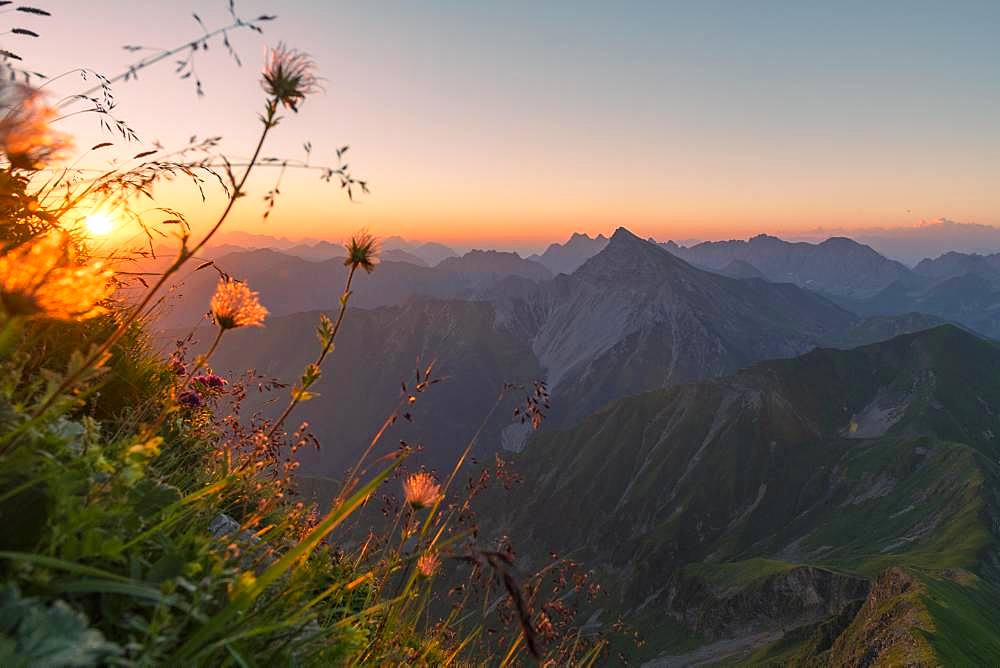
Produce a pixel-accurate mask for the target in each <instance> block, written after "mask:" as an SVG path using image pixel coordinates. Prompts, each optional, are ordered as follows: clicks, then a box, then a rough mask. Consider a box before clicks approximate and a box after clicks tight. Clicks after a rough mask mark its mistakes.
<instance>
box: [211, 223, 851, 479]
mask: <svg viewBox="0 0 1000 668" xmlns="http://www.w3.org/2000/svg"><path fill="white" fill-rule="evenodd" d="M470 256H471V257H472V258H473V259H475V258H477V257H479V256H476V255H473V254H470ZM470 256H466V257H470ZM268 259H270V260H271V264H269V265H266V266H263V267H262V269H261V271H263V272H266V273H267V274H269V275H281V274H282V273H283V272H285V271H288V270H287V267H288V266H289V264H290V265H291V266H292V267H293V268H295V271H299V268H300V264H301V261H297V262H296V261H292V262H289V260H288V259H287V257H284V256H280V254H273V255H270V256H268ZM296 260H297V259H296ZM491 262H492V260H491ZM520 262H522V263H523V262H526V261H525V260H520ZM264 264H266V263H264ZM323 264H325V263H321V264H320V265H311V266H308V267H306V270H308V271H309V275H310V276H312V278H313V281H314V282H315V281H316V277H317V276H319V273H318V270H317V267H321V268H322V267H323ZM487 264H489V263H487ZM387 266H389V267H390V269H393V266H392V263H384V264H383V265H381V266H379V267H378V269H377V270H376V272H375V273H373V274H372V275H370V276H367V275H365V276H359V277H358V281H357V283H356V287H357V290H358V293H357V295H355V297H353V298H352V304H354V303H355V301H354V299H357V300H358V303H363V300H364V297H365V293H364V292H363V290H364V289H366V288H365V286H366V284H367V289H368V290H373V291H379V290H384V288H383V287H380V286H379V285H377V284H374V283H375V279H376V277H378V276H379V274H380V273H381V272H383V270H384V269H385V268H386V267H387ZM536 266H537V265H536ZM446 269H447V267H442V266H439V267H437V268H434V269H423V268H419V267H414V266H413V265H406V271H407V272H410V273H406V274H404V275H403V276H404V277H406V278H407V279H408V280H412V279H413V278H414V277H415V276H417V275H418V274H419V273H420V272H424V273H427V272H430V273H431V274H434V275H437V274H441V273H443V274H445V275H446V276H449V277H454V276H455V275H456V272H446ZM542 269H543V270H544V268H542ZM342 270H343V268H342V267H340V268H339V269H338V270H332V269H331V270H330V271H331V273H332V275H333V276H337V275H338V271H339V272H341V273H342ZM395 270H399V268H398V267H396V268H395ZM385 275H388V273H387V274H385ZM295 280H302V276H297V277H296V279H295ZM383 280H384V279H383ZM449 280H453V278H449ZM251 284H256V285H260V283H254V281H251ZM373 284H374V285H373ZM209 285H210V284H206V288H207V287H208V286H209ZM262 290H263V288H262ZM497 291H500V292H503V293H504V295H505V296H504V297H503V298H499V297H497V296H496V293H497ZM491 293H492V296H493V299H492V301H488V302H487V301H482V302H464V301H454V300H451V301H429V302H428V301H424V300H419V299H414V300H411V301H410V302H409V303H407V304H405V305H403V306H397V307H392V308H384V309H376V310H375V311H368V310H365V309H354V308H352V309H351V312H350V313H349V317H348V318H347V322H349V323H350V322H354V321H357V322H358V324H356V325H354V326H353V327H354V328H352V329H350V330H345V335H344V336H345V340H343V341H340V342H338V345H337V352H336V354H335V355H334V358H337V359H339V358H341V357H343V358H349V359H350V360H351V362H350V363H351V364H357V365H359V366H358V369H363V368H364V365H366V364H367V365H370V368H371V373H364V372H363V371H353V370H352V371H349V372H347V371H338V372H335V373H332V374H331V376H330V377H331V378H349V379H350V383H351V385H352V387H353V391H356V393H357V395H356V398H354V399H352V400H350V401H348V404H350V405H354V406H361V405H364V406H365V407H366V408H365V415H366V416H367V417H368V418H369V421H370V420H371V419H374V418H376V417H377V416H378V415H380V414H381V413H382V412H384V409H385V407H386V406H388V405H390V404H391V403H392V402H393V401H395V399H396V396H397V394H398V391H397V388H398V383H399V381H400V380H401V379H402V378H404V377H406V376H408V375H409V374H410V373H411V372H412V367H413V366H414V365H415V364H416V358H417V356H418V355H419V356H421V357H422V358H423V359H424V360H425V361H426V360H429V359H432V358H433V359H438V360H440V362H441V364H442V365H443V367H442V368H446V369H449V370H448V371H447V375H448V376H449V377H450V380H449V381H448V383H445V385H448V387H449V388H452V387H454V388H457V389H456V390H455V392H456V393H457V395H462V396H465V397H466V398H468V401H469V402H471V403H463V404H462V406H463V410H462V414H463V417H462V418H461V419H459V420H457V421H456V423H455V424H458V425H459V426H458V427H455V428H454V429H453V430H443V431H442V429H441V428H439V425H441V424H444V422H445V421H446V420H447V419H448V418H446V417H445V416H442V417H441V419H440V420H438V419H437V418H432V419H429V420H428V421H427V422H426V423H425V424H428V425H430V426H428V428H427V431H425V432H421V434H422V435H423V436H426V437H428V438H430V437H431V436H435V435H439V434H441V433H445V434H446V435H447V440H449V442H451V443H454V434H455V433H457V432H461V431H462V428H464V427H466V426H468V425H467V424H466V423H465V422H462V421H461V420H464V419H466V418H470V419H471V418H477V417H478V416H480V415H483V414H485V412H486V411H487V410H488V409H489V407H490V401H483V402H480V403H476V402H475V401H473V400H472V398H473V397H477V396H479V395H480V394H481V393H482V396H483V397H486V398H487V399H492V398H493V397H494V396H495V393H496V392H497V391H498V390H499V387H500V385H501V383H502V382H503V381H504V380H506V381H512V382H524V381H526V380H536V379H537V380H545V381H546V382H548V384H549V386H550V388H551V390H552V393H553V398H554V402H555V403H554V407H553V411H552V415H551V421H550V423H549V424H550V425H551V426H559V425H563V426H565V425H571V424H574V423H575V422H576V421H578V420H580V419H582V418H583V417H585V416H586V415H588V414H589V413H590V412H592V411H593V410H596V409H597V408H600V407H601V406H603V405H604V404H605V403H607V402H609V401H611V400H614V399H618V398H620V397H623V396H627V395H630V394H635V393H638V392H642V391H645V390H649V389H654V388H660V387H665V386H668V385H671V384H675V383H679V382H686V381H690V380H695V379H702V378H706V377H711V376H717V375H721V374H724V373H728V372H732V371H734V370H736V369H738V368H740V367H742V366H745V365H747V364H750V363H752V362H755V361H758V360H762V359H768V358H773V357H788V356H793V355H796V354H798V353H801V352H803V351H805V350H809V349H810V348H811V347H813V346H814V345H816V344H817V343H819V342H820V341H822V340H823V339H824V337H827V336H831V335H833V334H835V333H837V332H841V331H844V330H846V329H848V328H850V327H852V326H853V325H855V324H856V322H857V318H856V317H855V316H853V315H852V314H850V313H848V312H847V311H844V310H843V309H841V308H839V307H837V306H836V305H834V304H832V303H831V302H829V301H827V300H826V299H824V298H822V297H820V296H818V295H816V294H814V293H811V292H809V291H807V290H803V289H801V288H798V287H796V286H794V285H790V284H772V283H767V282H765V281H762V280H750V281H746V280H737V279H732V278H727V277H724V276H720V275H717V274H713V273H711V272H707V271H702V270H699V269H696V268H694V267H692V266H690V265H688V264H687V263H685V262H684V261H682V260H680V259H678V258H676V257H674V256H672V255H671V254H669V253H667V252H666V251H664V250H662V249H661V248H659V247H657V246H656V245H655V244H651V243H649V242H646V241H643V240H641V239H639V238H637V237H635V236H634V235H632V234H631V233H629V232H628V231H626V230H624V229H621V230H619V231H618V232H616V233H615V235H614V236H613V237H612V239H611V240H610V243H609V244H608V245H607V247H606V248H605V249H604V250H603V251H601V252H600V253H599V254H598V255H596V256H594V257H593V258H591V259H590V260H588V261H587V262H586V263H585V264H584V265H583V266H582V267H580V268H579V269H578V270H577V271H576V272H574V273H573V274H571V275H569V276H567V275H560V276H558V277H556V278H555V279H553V280H551V281H547V282H535V281H532V280H529V279H525V278H523V277H518V276H508V277H507V278H506V279H505V280H504V281H502V282H501V283H500V284H498V286H497V287H496V289H495V290H492V291H491ZM262 294H263V293H262ZM263 296H264V297H265V303H270V302H269V301H268V300H267V294H263ZM383 296H384V295H383ZM306 297H307V298H310V299H312V298H315V295H306ZM330 300H331V302H332V301H333V297H332V294H331V295H330ZM277 303H285V302H282V301H281V300H279V301H278V302H277ZM335 307H336V305H335V304H334V303H329V304H328V309H329V310H331V311H332V310H333V309H334V308H335ZM432 312H433V313H434V314H435V315H434V316H433V317H432V316H431V315H429V314H430V313H432ZM275 315H276V316H277V315H279V314H275ZM316 318H317V314H315V313H309V314H299V315H294V316H290V317H288V318H278V317H272V319H271V321H270V322H269V323H268V326H267V327H265V328H263V329H259V330H256V329H255V330H247V331H240V332H239V333H238V336H239V343H238V345H236V344H233V346H232V347H231V352H228V353H225V354H221V353H220V355H222V356H221V357H219V360H220V361H221V362H223V363H225V364H226V365H227V367H226V368H227V369H229V370H238V369H240V368H241V367H246V366H249V365H250V364H251V363H252V362H251V360H254V359H259V357H258V356H257V355H255V352H259V351H262V350H271V351H279V350H291V351H294V355H292V356H289V355H288V354H285V353H282V354H278V353H272V357H273V358H274V362H273V364H272V365H270V366H267V367H264V368H263V369H262V370H263V371H266V372H267V373H268V374H269V375H278V376H280V377H282V378H286V379H293V378H295V377H296V376H297V374H298V373H299V371H300V369H301V366H302V365H304V364H305V362H306V360H307V358H308V356H309V355H310V354H313V353H314V350H313V349H314V348H315V346H314V344H313V339H314V336H313V333H312V325H311V324H310V323H314V322H315V321H316ZM293 321H294V323H295V324H292V322H293ZM363 330H364V331H365V332H366V333H364V334H361V333H360V332H361V331H363ZM375 330H379V331H375ZM348 331H351V332H356V333H357V335H356V336H355V335H353V334H352V335H348V334H347V332H348ZM404 334H405V336H404ZM414 336H415V337H416V339H417V341H419V342H421V344H420V345H419V346H417V345H416V344H414V347H412V348H406V349H405V351H402V350H401V351H400V352H399V353H398V354H396V353H395V352H394V351H396V349H397V346H399V345H400V344H399V343H398V342H401V341H408V340H409V339H411V338H413V337H414ZM234 340H235V337H234ZM455 346H459V348H455ZM386 351H389V352H388V353H387V352H386ZM456 351H458V352H456ZM404 352H405V354H404ZM476 360H491V361H492V362H491V364H494V363H495V366H494V367H493V368H494V372H492V373H493V375H492V376H490V377H489V381H487V380H486V379H485V378H486V377H485V376H484V375H482V374H480V373H477V372H464V371H463V369H464V368H465V367H466V366H469V368H470V369H475V368H477V364H479V363H480V362H477V361H476ZM345 363H346V362H345ZM505 369H506V370H507V371H509V372H510V373H508V374H507V375H504V374H502V373H501V372H502V371H503V370H505ZM517 369H530V370H531V371H532V372H531V373H528V372H527V371H525V372H523V373H520V372H519V373H514V371H515V370H517ZM529 376H530V378H529ZM373 379H376V380H373ZM338 387H339V386H338ZM318 391H319V392H320V393H321V395H322V396H321V398H320V399H317V400H315V401H314V402H310V404H309V406H308V408H306V409H305V410H306V411H307V413H306V415H307V416H308V417H309V419H310V422H312V423H313V424H314V426H315V428H316V429H317V430H318V431H319V432H320V433H321V434H323V435H325V430H326V429H334V428H335V425H336V424H338V423H339V422H340V421H341V420H346V419H347V418H348V417H349V415H348V414H343V415H341V414H339V413H336V410H338V409H333V408H330V409H327V406H328V405H329V406H332V405H333V404H336V403H339V402H341V398H340V395H336V394H333V395H331V393H330V391H328V390H327V389H325V388H324V387H323V386H322V385H321V386H320V387H319V388H318ZM335 391H337V392H339V389H336V388H335ZM448 391H449V392H450V391H451V390H450V389H449V390H448ZM369 404H372V405H375V406H376V407H377V410H374V412H368V409H367V406H368V405H369ZM473 404H476V406H477V408H473ZM312 411H315V412H316V414H315V415H313V414H312ZM354 422H360V423H362V424H367V422H366V421H365V420H354ZM504 428H506V429H505V430H504V431H503V433H501V430H502V429H504ZM528 431H529V430H528V429H526V428H524V427H523V426H522V425H521V423H520V422H519V421H517V420H513V419H512V417H511V415H510V412H509V411H504V412H502V414H500V415H498V417H497V418H496V419H495V420H494V422H493V424H492V425H491V426H490V427H489V428H488V429H487V430H486V431H485V432H484V433H485V436H484V439H483V442H484V446H483V447H484V452H489V451H490V450H492V449H496V448H497V447H499V446H501V445H503V446H504V447H507V448H510V449H517V448H519V447H520V446H521V445H522V444H523V440H524V438H525V437H526V436H527V435H528ZM442 452H443V453H444V454H443V455H442V458H441V459H438V460H435V462H436V463H440V462H442V461H445V460H446V459H447V457H448V456H451V455H452V454H454V451H453V450H451V449H447V448H446V449H445V450H442ZM342 463H343V462H342V461H341V460H340V459H339V458H337V459H335V460H330V461H324V462H323V467H324V468H325V469H327V470H332V469H335V468H336V466H339V465H341V464H342Z"/></svg>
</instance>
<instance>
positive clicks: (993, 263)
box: [913, 251, 1000, 285]
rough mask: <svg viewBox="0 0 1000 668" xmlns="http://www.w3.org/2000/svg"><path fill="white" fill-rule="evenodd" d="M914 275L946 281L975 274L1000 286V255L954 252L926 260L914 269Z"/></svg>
mask: <svg viewBox="0 0 1000 668" xmlns="http://www.w3.org/2000/svg"><path fill="white" fill-rule="evenodd" d="M913 271H914V273H916V274H919V275H921V276H926V277H927V278H931V279H936V280H945V279H949V278H956V277H959V276H963V275H965V274H975V275H977V276H981V277H982V278H985V279H986V280H988V281H989V282H990V283H993V284H998V285H1000V253H994V254H992V255H979V254H976V253H956V252H954V251H952V252H949V253H945V254H944V255H940V256H938V257H936V258H934V259H931V258H925V259H923V260H921V261H920V262H919V263H918V264H917V266H915V267H914V268H913Z"/></svg>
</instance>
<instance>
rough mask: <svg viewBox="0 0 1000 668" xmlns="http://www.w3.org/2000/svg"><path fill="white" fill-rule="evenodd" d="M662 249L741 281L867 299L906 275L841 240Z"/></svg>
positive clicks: (760, 239) (758, 240)
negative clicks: (763, 281)
mask: <svg viewBox="0 0 1000 668" xmlns="http://www.w3.org/2000/svg"><path fill="white" fill-rule="evenodd" d="M664 247H665V248H666V249H667V250H668V251H670V252H671V253H673V254H674V255H676V256H678V257H680V258H683V259H685V260H687V261H688V262H690V263H691V264H694V265H696V266H699V267H703V268H706V269H710V270H713V271H719V272H721V273H724V274H727V275H736V276H739V277H741V278H743V277H747V276H752V275H754V274H755V273H759V274H760V275H761V277H763V278H765V279H767V280H769V281H772V282H782V283H784V282H787V283H794V284H796V285H799V286H801V287H804V288H809V289H811V290H816V291H819V292H824V293H828V294H839V295H855V296H867V295H870V294H873V293H875V292H877V291H879V290H881V289H883V288H885V287H886V286H888V285H890V284H892V283H893V282H895V281H898V280H904V279H905V278H906V277H908V276H909V274H910V270H909V269H908V268H907V267H906V266H905V265H903V264H901V263H899V262H896V261H894V260H889V259H887V258H885V257H883V256H882V255H879V254H878V253H877V252H876V251H875V250H873V249H872V248H870V247H869V246H865V245H863V244H859V243H858V242H856V241H853V240H851V239H847V238H844V237H833V238H830V239H827V240H826V241H824V242H822V243H818V244H812V243H806V242H796V243H793V242H789V241H783V240H781V239H778V238H777V237H771V236H767V235H764V234H761V235H758V236H756V237H753V238H751V239H749V240H747V241H706V242H704V243H700V244H697V245H695V246H691V247H687V248H686V247H684V246H678V245H677V244H675V243H674V242H672V241H668V242H667V243H665V244H664Z"/></svg>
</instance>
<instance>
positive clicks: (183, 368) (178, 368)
mask: <svg viewBox="0 0 1000 668" xmlns="http://www.w3.org/2000/svg"><path fill="white" fill-rule="evenodd" d="M167 368H168V369H170V373H172V374H174V375H175V376H186V375H187V365H186V364H184V360H182V359H181V358H180V357H178V356H177V355H171V356H170V361H169V362H167Z"/></svg>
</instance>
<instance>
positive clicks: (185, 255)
mask: <svg viewBox="0 0 1000 668" xmlns="http://www.w3.org/2000/svg"><path fill="white" fill-rule="evenodd" d="M277 112H278V100H277V98H272V99H270V100H268V102H267V109H266V116H265V117H264V119H263V123H264V129H263V130H262V131H261V133H260V138H259V139H258V140H257V148H256V149H255V150H254V152H253V156H252V157H251V158H250V161H249V163H248V164H247V168H246V169H245V170H244V172H243V177H242V178H241V179H240V181H239V183H237V184H236V185H235V186H234V188H233V191H232V192H231V193H230V196H229V201H228V202H227V203H226V208H225V209H224V210H223V212H222V214H221V215H220V216H219V218H218V220H217V221H216V223H215V225H213V226H212V228H211V229H210V230H209V231H208V234H206V235H205V236H204V237H202V239H201V241H199V242H198V243H197V244H196V245H195V247H194V248H192V249H188V248H186V247H184V248H182V249H181V252H180V253H179V254H178V256H177V259H176V260H174V261H173V262H172V263H171V264H170V266H169V267H168V268H167V270H166V271H164V272H163V275H162V276H160V278H159V280H158V281H157V282H156V284H155V285H153V287H152V288H150V289H149V291H147V292H146V296H145V297H143V299H142V301H140V302H139V304H138V305H137V306H136V307H134V308H133V309H132V310H131V312H130V313H129V314H128V315H126V316H125V318H124V319H123V320H122V322H121V323H120V324H119V325H118V327H117V328H116V329H115V331H114V332H113V333H112V334H111V336H109V337H108V338H107V339H106V340H105V341H104V343H102V344H101V345H100V346H98V347H97V348H96V349H95V350H94V351H93V352H91V354H90V355H88V356H87V359H86V360H85V361H84V363H83V364H81V365H80V368H79V369H77V370H76V371H74V372H73V373H71V374H68V375H67V376H66V378H65V379H63V381H62V383H60V384H59V387H58V388H56V391H55V392H53V393H52V394H51V395H50V396H49V398H48V399H47V400H46V401H45V402H43V403H42V405H41V406H40V407H39V408H38V409H37V410H36V411H35V413H34V414H33V416H34V417H39V416H41V415H44V414H45V412H46V411H48V410H49V408H51V407H52V404H53V403H55V401H56V400H57V399H58V397H59V396H61V395H62V394H63V393H64V392H67V391H68V390H70V389H72V388H73V386H74V385H75V384H76V382H77V381H78V380H79V379H80V376H81V375H83V373H84V372H85V371H86V370H87V369H89V368H90V367H91V366H92V365H94V364H95V363H96V362H98V361H99V360H103V359H104V357H105V355H107V353H108V351H109V350H110V349H111V347H112V346H113V345H114V344H115V343H117V342H118V340H119V339H121V337H122V336H124V335H125V332H127V331H128V328H129V327H131V325H132V323H133V322H135V321H136V319H137V318H138V317H139V316H140V315H141V314H142V312H143V310H144V309H145V308H146V307H147V306H148V305H149V303H150V302H151V301H152V300H153V297H154V296H155V295H156V293H157V292H159V291H160V289H161V288H162V287H163V286H164V284H165V283H166V282H167V280H168V279H169V278H170V277H171V276H173V275H174V274H175V273H176V272H177V271H178V270H179V269H180V268H181V267H182V266H183V265H184V263H185V262H187V260H188V259H189V258H190V257H191V256H192V255H195V254H196V253H198V251H200V250H201V249H202V248H203V247H204V246H205V244H207V243H208V242H209V241H210V240H211V238H212V237H213V236H215V233H216V232H218V230H219V228H220V227H222V224H223V223H224V222H226V218H228V217H229V213H230V211H232V210H233V206H234V205H235V204H236V200H237V199H239V198H240V197H241V196H242V195H243V186H244V185H246V182H247V179H248V178H249V177H250V172H252V171H253V168H254V165H255V164H256V162H257V159H258V158H259V157H260V152H261V149H263V147H264V142H265V140H266V139H267V136H268V133H270V131H271V129H272V128H274V126H275V125H276V124H277Z"/></svg>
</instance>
